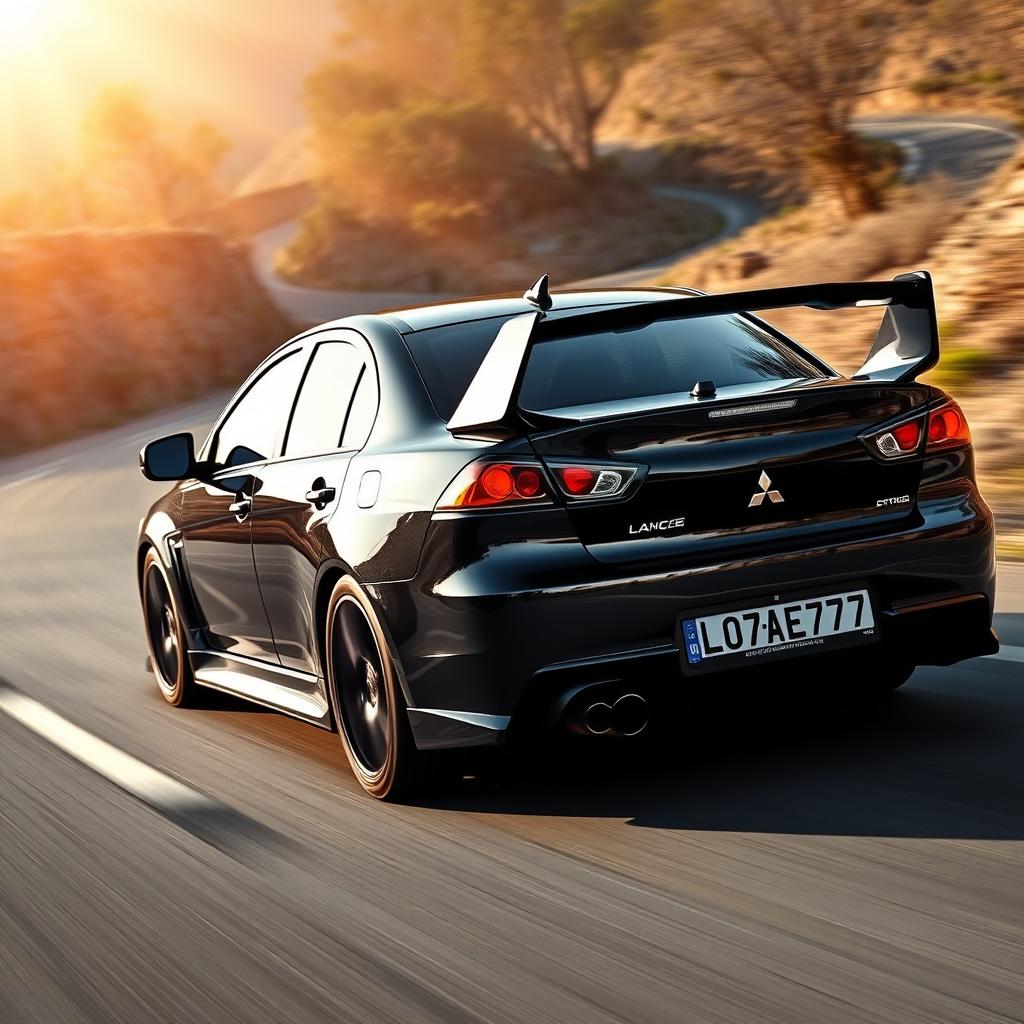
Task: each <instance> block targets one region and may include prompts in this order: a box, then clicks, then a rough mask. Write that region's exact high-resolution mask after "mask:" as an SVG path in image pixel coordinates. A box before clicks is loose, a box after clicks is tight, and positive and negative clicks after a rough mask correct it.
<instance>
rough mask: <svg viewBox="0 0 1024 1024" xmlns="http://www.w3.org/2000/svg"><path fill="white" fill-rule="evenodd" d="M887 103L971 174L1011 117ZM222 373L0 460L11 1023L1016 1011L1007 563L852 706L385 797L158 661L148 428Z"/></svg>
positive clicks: (922, 152) (935, 160) (1017, 745)
mask: <svg viewBox="0 0 1024 1024" xmlns="http://www.w3.org/2000/svg"><path fill="white" fill-rule="evenodd" d="M871 130H872V131H875V130H877V131H879V132H885V133H888V135H889V137H898V138H901V139H905V140H906V143H907V144H908V145H909V146H912V147H913V148H914V150H915V151H916V155H917V158H918V159H919V162H920V168H921V171H922V172H923V171H924V170H925V169H926V168H932V167H937V168H940V169H943V170H944V171H945V172H946V173H949V174H951V175H952V176H953V177H955V179H956V180H957V181H958V182H959V183H960V185H961V187H963V188H964V189H970V188H974V187H976V186H977V184H978V183H979V182H980V181H982V180H983V179H984V177H985V176H986V175H987V174H988V173H989V172H990V171H991V170H992V169H993V168H994V167H995V166H996V165H997V164H998V163H999V162H1000V161H1001V160H1003V159H1005V158H1006V156H1007V155H1008V154H1009V152H1010V151H1011V150H1012V147H1013V144H1014V142H1013V140H1012V139H1010V138H1007V137H1005V136H1002V135H1000V134H998V131H997V130H993V126H986V125H980V124H979V125H966V126H963V125H962V124H958V125H951V124H950V123H949V122H943V123H941V124H940V123H938V122H933V121H928V122H921V121H920V119H916V118H915V119H914V120H913V121H907V120H901V121H898V122H893V121H889V122H887V123H886V124H885V125H884V126H882V127H880V128H877V129H876V128H874V127H872V129H871ZM325 295H329V293H319V296H320V297H319V298H318V299H317V302H320V301H328V302H331V301H333V302H334V303H335V305H334V306H333V307H332V308H331V310H330V312H329V314H324V313H322V312H321V307H319V306H317V307H316V308H315V309H314V308H312V307H310V308H309V309H308V311H307V313H306V314H304V315H309V317H310V318H311V319H315V318H317V317H320V316H324V315H330V316H338V315H342V314H343V313H346V312H350V311H351V307H349V306H346V304H345V303H346V302H347V301H348V299H346V298H341V299H339V298H337V297H335V298H334V299H330V298H328V299H326V300H325V299H324V298H323V297H324V296H325ZM289 301H290V302H291V301H295V302H301V301H302V296H297V295H296V294H295V293H290V299H289ZM303 308H305V307H303ZM222 401H223V396H214V397H211V398H209V399H207V400H204V401H202V402H199V403H197V404H194V405H192V406H189V407H187V408H182V409H176V410H170V411H167V412H164V413H162V414H160V415H158V416H154V417H150V418H149V419H147V420H145V421H139V422H137V423H133V424H131V425H129V426H126V427H122V428H119V429H117V430H114V431H111V432H108V433H105V434H100V435H96V436H93V437H90V438H84V439H80V440H77V441H74V442H70V443H68V444H65V445H62V446H59V447H55V448H53V449H50V450H48V451H46V452H41V453H33V454H30V455H24V456H21V457H19V458H17V459H12V460H7V461H6V462H4V463H0V677H2V680H4V681H3V682H0V1021H3V1022H4V1024H28V1022H44V1024H58V1022H59V1024H65V1022H67V1024H71V1022H90V1024H100V1022H102V1024H108V1022H122V1021H123V1022H126V1024H128V1022H131V1024H145V1022H149V1021H161V1022H164V1021H166V1022H171V1021H173V1022H188V1024H205V1022H209V1024H225V1022H229V1021H230V1022H233V1024H234V1022H239V1024H241V1022H245V1024H247V1022H259V1024H267V1022H285V1021H302V1022H306V1021H309V1022H314V1021H325V1022H326V1021H331V1022H342V1021H352V1022H359V1024H365V1022H368V1021H374V1022H377V1021H394V1022H401V1024H415V1022H421V1021H423V1022H426V1021H431V1022H443V1024H462V1022H467V1024H468V1022H471V1021H495V1022H521V1021H523V1022H524V1021H529V1022H531V1024H540V1022H552V1024H555V1022H557V1024H573V1022H580V1024H583V1022H586V1024H600V1022H605V1021H607V1022H609V1024H610V1022H616V1024H621V1022H627V1021H628V1022H634V1021H635V1022H637V1024H661V1022H665V1024H668V1022H680V1021H700V1022H709V1024H710V1022H715V1024H722V1022H744V1024H746V1022H750V1021H758V1022H776V1021H777V1022H780V1024H799V1022H807V1024H825V1022H833V1021H834V1022H844V1024H846V1022H854V1021H864V1022H869V1021H870V1022H879V1021H891V1022H893V1024H911V1022H925V1021H928V1022H935V1021H949V1022H957V1024H969V1022H978V1024H981V1022H986V1024H991V1022H999V1021H1005V1022H1009V1021H1020V1020H1021V1014H1022V1007H1024V887H1022V885H1021V879H1022V877H1024V770H1022V760H1021V750H1022V749H1024V570H1022V569H1021V568H1017V567H1012V566H1003V567H1001V576H1000V594H999V606H998V612H999V614H998V616H997V625H998V628H999V630H1000V632H1001V634H1002V636H1003V640H1004V643H1005V644H1006V646H1005V647H1004V650H1003V652H1002V654H1001V655H1000V656H998V657H995V658H987V659H980V660H978V661H975V662H971V663H967V664H965V665H962V666H957V667H955V668H951V669H923V670H919V671H918V672H917V673H916V675H915V676H914V678H913V680H912V681H911V682H910V684H909V685H908V686H907V687H906V688H905V689H904V690H903V691H901V692H900V693H899V694H897V695H895V696H894V697H893V698H892V699H891V700H889V701H886V702H884V704H882V705H880V706H877V707H874V708H872V709H859V710H858V709H857V708H856V706H851V705H844V704H843V703H842V702H839V703H837V702H835V701H831V700H828V699H826V698H824V697H823V698H822V699H821V700H820V701H819V700H810V701H803V702H799V701H794V700H773V699H770V698H767V697H762V698H757V697H756V696H755V695H751V696H750V698H749V701H747V700H744V701H738V700H736V699H735V697H733V698H732V699H729V698H726V697H723V699H722V701H721V702H718V703H715V702H710V703H709V705H708V706H706V707H705V706H702V707H699V708H697V707H695V708H694V710H693V714H692V716H691V717H690V718H689V719H688V720H686V721H681V722H679V723H678V742H677V743H675V744H674V745H673V749H672V750H671V751H666V752H664V753H662V754H661V755H660V756H658V757H656V758H655V757H654V756H653V755H645V756H644V757H642V758H639V759H636V758H630V759H629V760H625V759H622V758H616V757H611V758H606V759H603V760H596V759H588V760H586V761H585V762H575V763H567V762H565V761H564V760H563V761H562V762H560V763H554V764H551V765H549V767H548V768H547V770H546V771H538V772H536V773H534V774H533V775H531V776H528V777H524V778H522V779H520V780H518V781H514V782H505V783H503V784H501V785H494V784H491V783H485V782H481V781H472V780H467V781H466V782H465V783H464V784H462V785H461V786H459V787H456V788H455V790H454V791H452V792H450V793H447V794H446V795H444V796H443V797H438V798H435V799H432V800H428V801H426V802H424V803H422V804H421V805H419V806H382V805H380V804H376V803H374V802H373V801H371V800H369V799H368V798H366V797H365V796H364V795H363V794H362V793H361V791H360V790H359V789H358V787H357V785H356V783H355V781H354V779H353V778H352V776H351V774H350V772H349V771H348V769H347V768H346V767H345V766H344V764H343V760H342V755H341V751H340V748H339V746H338V743H337V740H336V738H335V737H334V736H332V735H329V734H327V733H323V732H319V731H317V730H315V729H312V728H310V727H308V726H304V725H301V724H299V723H296V722H292V721H290V720H288V719H285V718H282V717H280V716H277V715H274V714H270V713H265V712H262V711H260V710H259V709H254V708H242V707H241V706H239V705H236V704H233V703H231V702H229V701H227V700H225V701H224V702H223V703H222V704H221V705H220V706H218V707H217V708H215V709H211V710H203V711H179V710H175V709H172V708H170V707H168V706H166V705H165V704H163V702H162V701H161V700H160V698H159V697H158V695H157V693H156V689H155V686H154V685H153V683H152V680H151V678H150V677H149V676H148V675H147V674H146V673H145V671H144V669H143V660H144V642H143V636H142V627H141V616H140V613H139V610H138V602H137V597H136V593H135V583H134V577H133V550H134V540H135V530H136V525H137V522H138V519H139V516H140V515H141V514H142V512H143V510H144V509H145V508H146V507H147V506H148V504H149V503H150V502H151V501H152V499H153V498H154V496H155V494H156V492H157V489H156V488H155V487H154V486H153V485H151V484H147V483H146V482H145V481H144V480H143V479H142V478H141V477H140V476H139V473H138V470H137V468H136V464H135V458H136V453H137V451H138V448H139V446H140V444H141V443H142V442H143V441H144V440H146V439H147V438H150V437H152V436H156V435H159V434H160V433H165V432H169V431H170V430H173V429H188V428H192V429H195V430H197V431H200V432H201V431H202V430H204V429H205V428H206V426H207V425H208V424H209V423H210V421H211V419H212V417H213V416H214V415H215V412H216V410H217V409H218V408H219V406H220V404H221V403H222ZM126 755H127V756H126Z"/></svg>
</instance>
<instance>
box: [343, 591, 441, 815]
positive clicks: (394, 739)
mask: <svg viewBox="0 0 1024 1024" xmlns="http://www.w3.org/2000/svg"><path fill="white" fill-rule="evenodd" d="M326 627H327V628H326V633H325V641H326V642H325V655H326V659H325V660H326V666H325V669H326V674H327V692H328V697H329V699H330V701H331V710H332V711H333V712H334V720H335V722H336V723H337V726H338V733H339V735H340V737H341V742H342V746H343V747H344V749H345V754H346V755H347V757H348V760H349V763H350V764H351V765H352V771H353V773H354V774H355V777H356V779H357V780H358V781H359V784H360V785H361V786H362V787H363V789H365V790H366V792H367V793H369V794H370V795H371V796H374V797H377V799H379V800H399V799H401V798H403V797H406V796H408V795H409V794H410V793H412V792H413V791H414V790H415V789H416V788H418V787H419V786H420V785H421V784H422V783H423V781H424V779H423V774H422V773H423V768H424V765H423V757H422V755H420V754H419V752H418V751H417V750H416V744H415V741H414V740H413V737H412V730H411V729H410V728H409V720H408V716H407V715H406V705H405V700H404V698H403V696H402V689H401V686H400V685H399V682H398V673H397V670H396V667H395V664H394V661H393V659H392V657H391V654H390V651H389V649H388V645H387V641H386V639H385V637H384V632H383V630H382V629H381V626H380V623H379V622H378V621H377V616H376V615H375V614H374V611H373V608H372V606H371V605H370V602H369V599H368V598H367V597H366V595H365V594H364V593H363V592H362V591H361V590H360V589H359V587H358V586H357V585H356V584H355V582H354V581H353V580H351V579H349V578H347V577H346V578H344V579H342V580H339V581H338V583H337V584H336V585H335V588H334V591H333V593H332V594H331V599H330V602H329V603H328V605H327V617H326Z"/></svg>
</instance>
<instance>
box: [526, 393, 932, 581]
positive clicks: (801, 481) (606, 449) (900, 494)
mask: <svg viewBox="0 0 1024 1024" xmlns="http://www.w3.org/2000/svg"><path fill="white" fill-rule="evenodd" d="M928 395H929V391H928V388H927V387H925V386H923V385H917V384H908V385H891V384H886V385H877V384H872V383H870V382H852V381H842V382H837V381H835V380H834V379H833V380H827V381H816V382H811V383H808V384H804V385H798V386H792V385H790V386H787V387H783V388H777V387H776V388H771V387H764V386H760V387H757V386H744V387H734V388H724V389H722V390H721V391H719V393H718V395H717V396H716V397H715V398H714V399H710V400H707V399H705V400H697V399H691V400H689V401H688V402H686V403H685V404H683V405H680V406H677V407H674V408H671V409H657V410H653V411H647V412H642V413H637V414H627V415H622V414H621V411H620V412H619V413H618V414H614V413H611V411H610V410H611V408H613V407H609V409H608V410H605V411H604V412H603V414H602V413H601V412H600V411H595V412H594V414H593V415H592V416H590V415H588V414H589V413H590V412H591V410H588V409H585V408H584V409H576V410H573V413H574V414H575V415H576V416H577V417H584V416H586V417H588V418H586V419H583V421H582V422H577V423H574V424H573V425H572V426H570V427H565V428H561V429H553V430H547V431H543V432H539V433H536V434H534V435H532V436H531V442H532V444H533V446H534V449H535V451H536V452H537V454H538V455H539V457H540V458H541V459H542V460H543V461H544V462H545V463H549V464H550V463H558V462H566V461H569V462H579V463H590V464H601V463H607V464H615V463H627V464H636V465H640V466H643V467H646V471H645V472H643V475H642V478H641V479H640V480H639V481H638V482H634V483H633V484H632V485H631V486H630V488H629V489H628V490H627V492H626V494H625V496H624V497H623V498H621V499H607V500H600V499H597V500H583V501H574V500H568V501H567V505H568V511H569V516H570V518H571V520H572V523H573V526H574V527H575V529H576V531H577V533H578V535H579V538H580V540H581V541H582V542H583V544H584V545H585V546H586V547H587V549H588V550H589V552H590V553H591V554H592V555H593V556H594V557H595V558H597V559H598V560H599V561H602V562H638V561H649V560H659V559H671V560H672V562H673V563H674V564H679V563H683V564H688V563H691V562H694V561H699V562H707V561H708V560H717V559H720V558H722V557H733V556H736V557H742V556H743V553H744V551H746V550H747V549H753V548H756V549H758V553H759V554H761V553H770V552H772V551H775V550H784V549H786V548H791V547H795V546H802V545H803V544H805V543H808V542H811V539H812V538H814V537H817V540H818V542H821V543H826V542H828V541H829V540H830V539H832V538H834V539H837V540H840V539H843V538H844V537H853V536H857V535H863V534H868V533H877V532H878V531H880V530H883V531H884V530H887V529H891V530H898V529H901V528H903V527H904V526H905V525H906V523H907V521H908V520H910V519H912V518H913V517H914V516H916V515H917V490H918V486H919V484H920V482H921V468H922V459H921V458H920V457H912V458H906V459H896V460H892V461H889V462H886V461H883V459H882V458H881V457H880V456H876V455H874V454H872V452H870V451H869V450H868V448H867V447H866V446H865V444H864V443H863V442H862V441H861V440H860V435H861V434H863V433H865V432H867V431H870V430H871V429H872V428H873V427H875V426H877V425H881V424H885V423H887V422H888V421H889V420H892V419H894V418H897V417H901V416H905V415H912V414H913V412H914V411H915V410H918V409H923V407H924V404H925V402H926V401H927V399H928ZM563 412H565V411H563ZM680 520H681V522H680Z"/></svg>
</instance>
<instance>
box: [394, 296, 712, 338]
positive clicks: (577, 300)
mask: <svg viewBox="0 0 1024 1024" xmlns="http://www.w3.org/2000/svg"><path fill="white" fill-rule="evenodd" d="M699 294H700V293H699V292H696V291H693V289H690V288H584V289H579V290H576V291H571V292H552V293H551V299H552V306H551V310H550V313H551V314H556V315H557V313H558V312H559V311H566V310H570V309H581V308H584V309H585V308H594V307H595V306H622V305H633V304H635V303H641V302H658V301H664V300H666V299H678V298H679V297H680V295H699ZM536 308H537V307H536V306H534V305H533V304H532V303H530V302H527V300H526V299H524V298H523V297H522V295H515V294H511V293H510V294H507V295H486V296H482V297H480V298H473V299H453V300H451V301H446V302H435V303H431V304H430V305H429V306H412V307H409V308H402V309H388V310H383V311H381V312H380V313H378V314H377V315H378V316H380V317H382V318H383V319H385V320H387V321H388V322H389V323H390V324H391V325H392V326H393V327H395V328H396V329H397V330H398V331H400V332H401V333H402V334H411V333H413V332H415V331H425V330H428V329H429V328H431V327H451V326H453V325H455V324H462V323H467V322H469V321H472V320H488V319H491V318H493V317H506V316H515V315H516V314H517V313H529V312H530V311H531V310H535V309H536Z"/></svg>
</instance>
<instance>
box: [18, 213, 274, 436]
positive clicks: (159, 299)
mask: <svg viewBox="0 0 1024 1024" xmlns="http://www.w3.org/2000/svg"><path fill="white" fill-rule="evenodd" d="M290 333H294V332H293V327H292V324H291V323H289V322H288V321H287V320H286V318H285V317H284V316H283V315H282V314H281V312H280V311H279V310H278V309H277V308H276V307H275V306H274V304H273V303H272V302H271V300H270V299H269V297H268V296H267V295H266V293H265V292H264V291H263V289H262V288H261V287H260V285H259V284H258V283H257V281H256V280H255V278H254V277H253V275H252V271H251V270H250V267H249V262H248V258H247V255H246V253H245V251H244V250H243V249H240V248H231V247H228V246H227V245H225V243H224V242H222V241H221V239H220V238H219V237H218V236H216V235H213V234H208V233H206V232H199V231H131V232H67V233H61V234H53V235H38V236H17V237H8V238H7V239H4V240H2V241H0V365H2V366H3V372H2V373H0V451H6V452H11V451H16V450H18V449H20V448H22V447H24V446H26V445H32V444H38V443H41V442H43V441H48V440H51V439H54V438H58V437H61V436H65V435H68V434H72V433H77V432H80V431H84V430H88V429H94V428H98V427H103V426H106V425H109V424H110V423H112V422H114V421H116V420H118V419H120V418H122V417H124V416H126V415H130V414H136V413H139V412H143V411H145V410H148V409H152V408H156V407H158V406H163V405H169V404H171V403H174V402H177V401H180V400H182V399H185V398H188V397H190V396H193V395H196V394H199V393H201V392H203V391H205V390H208V389H210V388H211V387H215V386H219V385H223V384H226V383H230V382H234V381H236V380H237V379H238V377H239V376H240V375H241V374H242V373H243V372H244V371H246V370H247V369H249V368H250V367H251V366H252V365H253V364H254V363H255V362H256V361H257V360H258V359H259V358H260V357H261V356H262V355H263V354H264V353H266V352H267V351H268V350H269V349H270V348H271V347H273V346H274V345H276V344H278V343H279V342H281V341H283V340H284V339H285V338H287V337H288V335H289V334H290Z"/></svg>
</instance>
